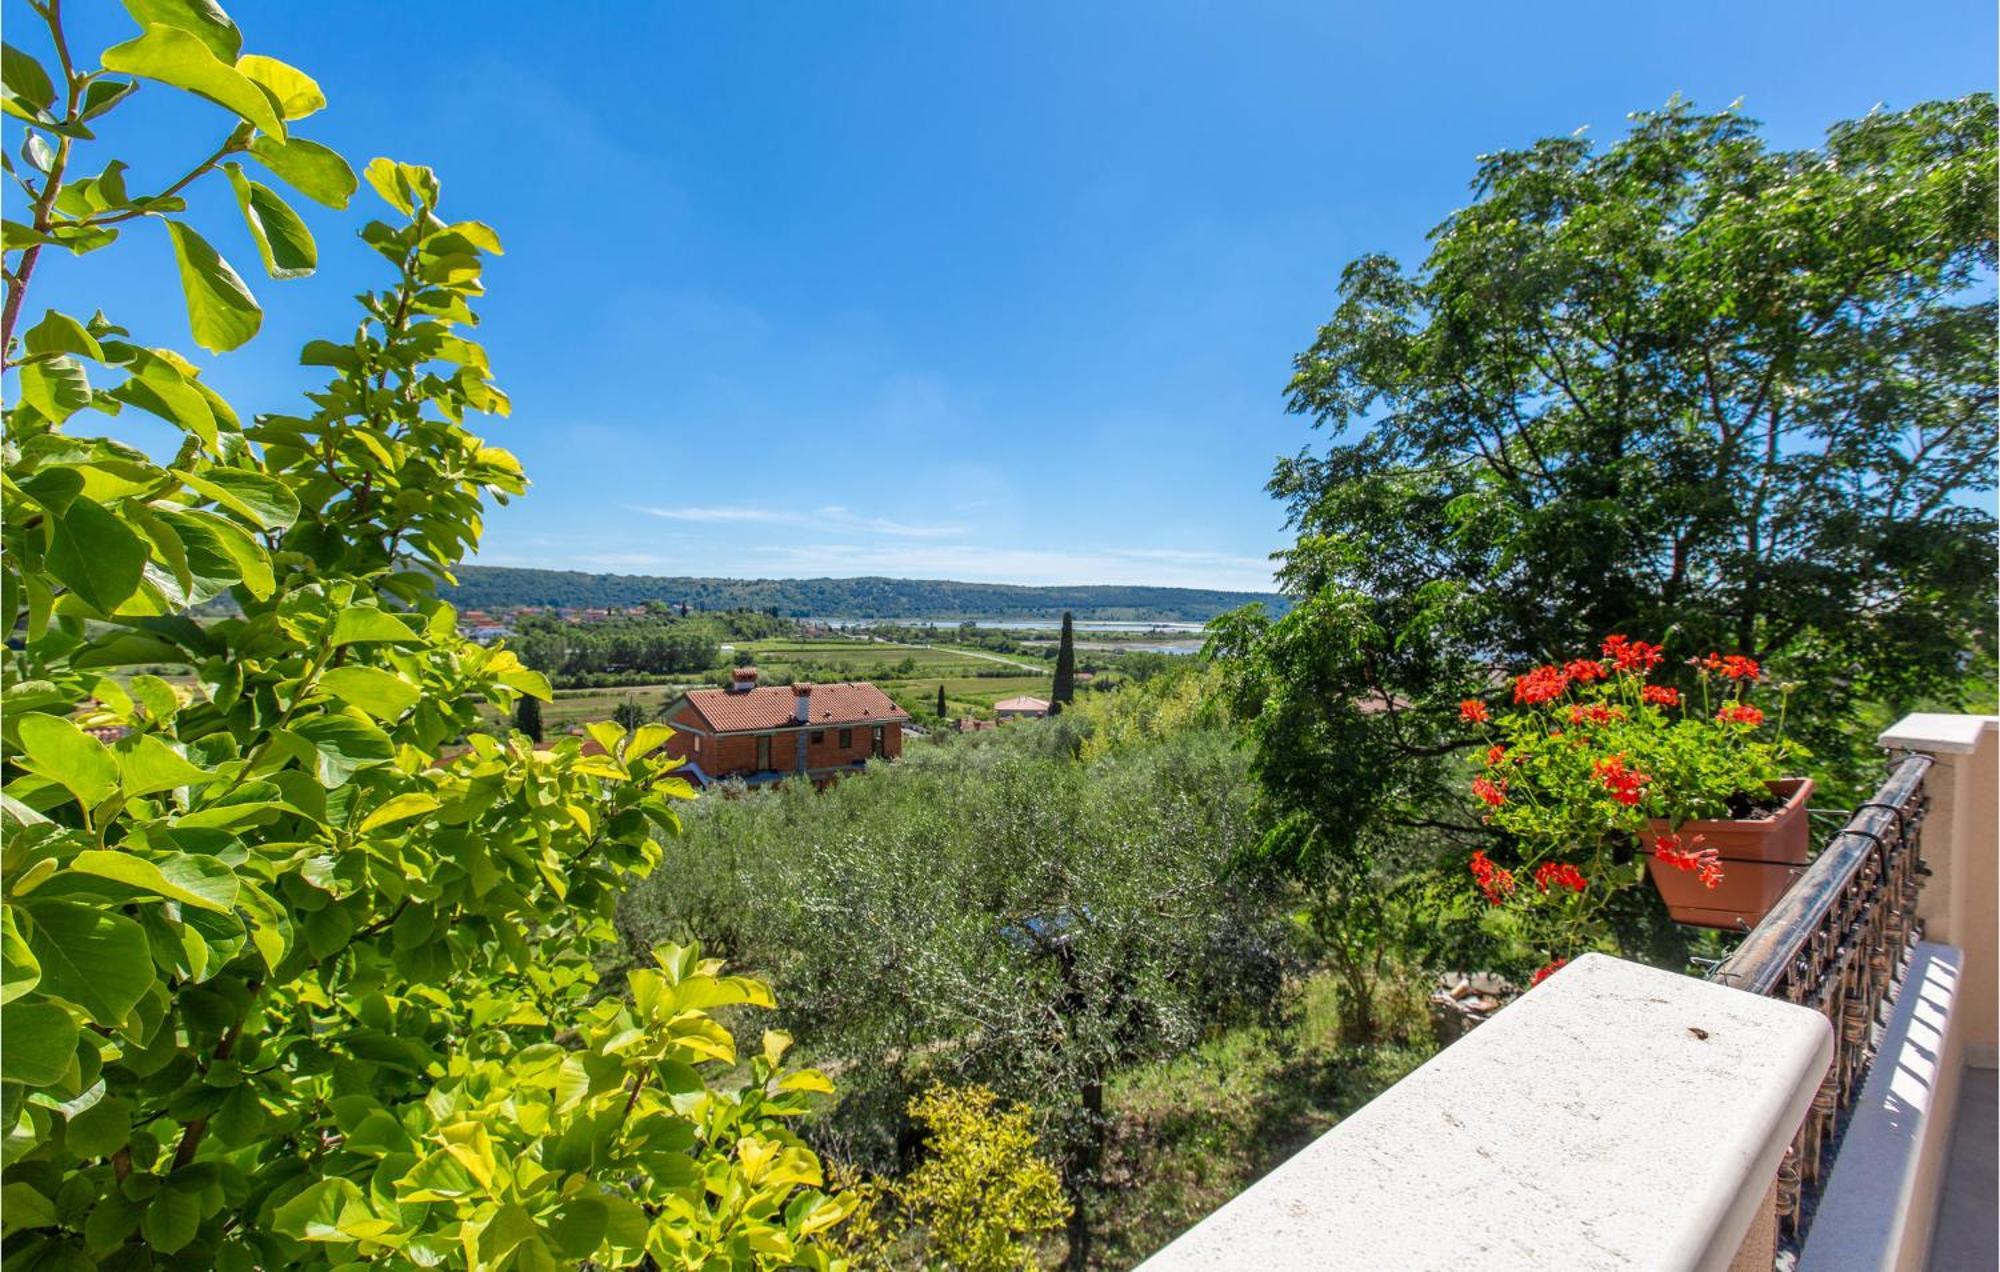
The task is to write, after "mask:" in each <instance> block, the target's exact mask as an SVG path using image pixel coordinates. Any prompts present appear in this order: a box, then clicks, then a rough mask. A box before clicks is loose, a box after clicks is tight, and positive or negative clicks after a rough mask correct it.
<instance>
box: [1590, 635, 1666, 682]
mask: <svg viewBox="0 0 2000 1272" xmlns="http://www.w3.org/2000/svg"><path fill="white" fill-rule="evenodd" d="M1603 649H1604V656H1605V657H1606V658H1609V659H1610V660H1611V665H1612V666H1613V667H1615V668H1617V669H1618V670H1619V671H1636V672H1638V673H1639V674H1640V675H1644V674H1646V673H1647V672H1648V671H1651V670H1652V669H1653V668H1654V667H1657V666H1658V665H1659V663H1660V658H1661V654H1660V647H1659V646H1658V645H1649V644H1647V643H1646V642H1645V641H1643V640H1632V639H1630V638H1629V637H1625V636H1606V637H1605V638H1604V645H1603Z"/></svg>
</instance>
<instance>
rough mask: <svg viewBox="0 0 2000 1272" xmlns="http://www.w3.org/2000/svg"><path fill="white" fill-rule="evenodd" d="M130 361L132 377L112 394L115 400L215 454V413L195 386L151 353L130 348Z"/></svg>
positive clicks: (163, 359) (127, 365) (177, 368)
mask: <svg viewBox="0 0 2000 1272" xmlns="http://www.w3.org/2000/svg"><path fill="white" fill-rule="evenodd" d="M127 357H128V361H127V363H126V370H128V371H130V372H131V375H129V376H128V377H127V378H126V380H125V382H124V383H123V384H121V385H119V386H118V387H117V388H115V389H113V390H111V396H112V397H115V398H117V399H118V400H119V401H121V402H126V403H129V404H131V405H133V406H136V407H138V408H139V409H140V410H142V411H151V412H152V413H153V414H155V415H157V416H159V417H160V418H161V419H163V420H167V421H169V422H171V423H174V424H178V425H180V426H181V427H182V428H184V429H186V430H187V431H188V432H190V433H193V434H194V435H195V436H196V437H199V438H200V439H201V440H202V443H203V445H205V446H207V447H208V449H209V450H211V451H213V450H214V449H215V448H216V440H217V433H216V421H215V411H214V409H213V408H212V407H210V406H209V404H208V399H207V398H205V397H203V396H202V393H201V390H200V389H198V388H197V387H195V382H194V381H192V380H190V379H189V378H188V377H187V376H186V375H184V374H182V372H181V370H180V368H179V367H176V366H175V365H174V364H173V363H171V362H169V361H167V360H166V359H165V358H162V357H158V356H156V355H155V354H154V353H153V351H151V350H149V349H133V348H130V347H129V346H128V348H127Z"/></svg>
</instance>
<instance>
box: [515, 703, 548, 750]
mask: <svg viewBox="0 0 2000 1272" xmlns="http://www.w3.org/2000/svg"><path fill="white" fill-rule="evenodd" d="M514 727H515V728H517V729H519V730H520V731H521V732H523V733H525V734H527V735H528V740H529V741H530V742H540V741H541V740H542V700H541V699H540V698H532V697H529V696H528V695H527V694H525V693H524V694H522V695H521V698H520V701H518V702H516V703H515V704H514Z"/></svg>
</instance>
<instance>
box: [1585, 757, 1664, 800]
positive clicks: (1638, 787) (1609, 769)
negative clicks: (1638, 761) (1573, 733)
mask: <svg viewBox="0 0 2000 1272" xmlns="http://www.w3.org/2000/svg"><path fill="white" fill-rule="evenodd" d="M1590 770H1591V772H1593V773H1595V774H1596V775H1597V780H1598V781H1600V782H1602V783H1604V788H1605V789H1606V790H1608V791H1610V792H1611V798H1613V799H1615V800H1617V801H1618V802H1619V803H1621V804H1624V805H1627V806H1628V807H1629V806H1631V805H1634V804H1637V803H1638V802H1639V801H1640V799H1642V798H1644V796H1645V793H1646V790H1645V788H1646V783H1648V782H1650V781H1652V780H1653V779H1652V778H1651V777H1650V776H1648V775H1647V774H1645V773H1641V772H1640V771H1639V770H1638V769H1634V768H1626V767H1625V757H1624V756H1623V755H1613V756H1609V757H1607V758H1605V759H1602V760H1598V761H1596V762H1595V763H1593V764H1592V765H1591V766H1590Z"/></svg>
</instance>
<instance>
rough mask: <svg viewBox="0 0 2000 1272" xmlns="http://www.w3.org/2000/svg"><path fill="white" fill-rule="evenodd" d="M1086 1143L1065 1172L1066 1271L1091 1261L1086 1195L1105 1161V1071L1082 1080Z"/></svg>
mask: <svg viewBox="0 0 2000 1272" xmlns="http://www.w3.org/2000/svg"><path fill="white" fill-rule="evenodd" d="M1082 1095H1083V1117H1084V1123H1085V1126H1084V1136H1083V1143H1082V1144H1081V1145H1080V1146H1079V1147H1078V1148H1076V1149H1075V1150H1073V1151H1072V1152H1071V1153H1070V1160H1069V1169H1067V1170H1065V1171H1064V1172H1063V1175H1064V1179H1063V1191H1064V1192H1065V1193H1066V1194H1067V1195H1068V1197H1069V1225H1068V1228H1067V1235H1068V1237H1069V1257H1068V1258H1066V1259H1065V1260H1063V1267H1064V1268H1065V1269H1066V1270H1067V1272H1083V1269H1084V1268H1085V1267H1087V1266H1088V1265H1089V1263H1090V1215H1089V1212H1088V1211H1087V1209H1086V1208H1085V1206H1084V1199H1085V1195H1086V1192H1087V1190H1088V1189H1089V1187H1090V1185H1092V1184H1093V1183H1095V1182H1096V1181H1097V1176H1098V1172H1099V1171H1100V1170H1101V1169H1102V1167H1103V1165H1104V1075H1103V1074H1102V1073H1101V1072H1097V1073H1093V1074H1092V1075H1091V1077H1090V1080H1089V1081H1087V1082H1085V1083H1084V1084H1083V1092H1082Z"/></svg>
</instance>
